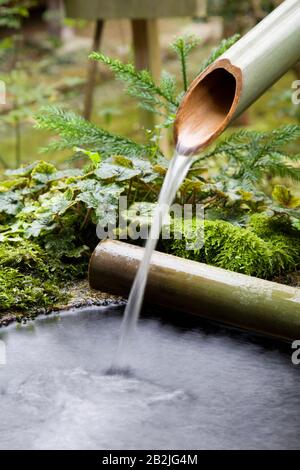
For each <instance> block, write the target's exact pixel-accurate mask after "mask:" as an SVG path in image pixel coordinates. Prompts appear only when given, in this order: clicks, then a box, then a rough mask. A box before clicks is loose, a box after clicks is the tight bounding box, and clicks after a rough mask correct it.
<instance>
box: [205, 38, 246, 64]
mask: <svg viewBox="0 0 300 470" xmlns="http://www.w3.org/2000/svg"><path fill="white" fill-rule="evenodd" d="M240 37H241V36H240V34H234V35H233V36H231V37H230V38H226V39H223V40H222V41H221V42H220V44H219V45H218V46H217V47H215V48H214V49H213V50H212V51H211V53H210V56H209V57H208V58H207V59H206V60H204V62H202V64H201V67H200V70H199V72H198V73H201V72H203V70H205V69H206V68H207V67H208V66H209V65H210V64H212V63H213V62H214V61H215V60H217V59H218V58H219V57H220V56H221V55H222V54H224V52H226V51H227V50H228V49H229V48H230V47H231V46H233V44H235V43H236V42H237V41H238V40H239V39H240Z"/></svg>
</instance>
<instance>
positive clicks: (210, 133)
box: [174, 0, 300, 154]
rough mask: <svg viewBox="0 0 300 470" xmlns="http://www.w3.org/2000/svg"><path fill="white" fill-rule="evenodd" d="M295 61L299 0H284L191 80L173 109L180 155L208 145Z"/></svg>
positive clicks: (299, 34)
mask: <svg viewBox="0 0 300 470" xmlns="http://www.w3.org/2000/svg"><path fill="white" fill-rule="evenodd" d="M299 59H300V1H299V0H285V1H284V2H283V3H282V4H281V5H280V6H279V7H277V8H276V9H275V10H274V11H273V12H272V13H271V14H270V15H268V16H267V17H266V18H265V19H264V20H262V21H261V22H260V23H259V24H258V25H257V26H255V27H254V28H253V29H252V30H251V31H249V32H248V33H247V34H246V35H245V36H244V37H243V38H242V39H240V40H239V41H238V42H237V43H236V44H234V45H233V46H232V47H231V48H230V49H229V50H228V51H226V52H225V53H224V54H223V55H222V56H221V57H220V58H219V59H217V60H216V61H215V62H214V63H213V64H212V65H210V66H209V67H208V68H207V69H206V70H205V71H204V72H203V73H201V74H200V75H199V76H198V77H196V79H195V80H194V81H193V82H192V84H191V86H190V88H189V89H188V91H187V93H186V95H185V97H184V98H183V101H182V103H181V105H180V107H179V109H178V113H177V116H176V120H175V125H174V135H175V142H176V145H177V148H178V150H179V151H180V152H181V153H183V154H192V153H196V152H197V151H199V150H201V149H202V148H204V147H206V146H207V145H208V144H210V143H211V142H212V141H213V140H214V139H215V138H216V137H217V136H218V135H220V134H221V133H222V132H223V131H224V130H225V129H226V127H227V126H228V125H229V124H230V123H231V121H232V120H234V119H235V118H236V117H238V116H239V115H240V114H241V113H242V112H243V111H245V109H247V108H248V106H250V105H251V104H252V103H253V102H254V101H255V100H256V99H257V98H259V97H260V96H261V95H262V93H264V92H265V90H266V89H268V88H269V87H270V86H271V85H272V84H273V83H274V82H276V81H277V80H278V79H279V78H280V77H281V76H282V75H283V74H284V73H285V72H286V71H287V70H288V69H289V68H290V67H292V65H294V64H295V63H296V62H297V61H298V60H299Z"/></svg>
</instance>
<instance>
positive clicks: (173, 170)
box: [112, 149, 193, 372]
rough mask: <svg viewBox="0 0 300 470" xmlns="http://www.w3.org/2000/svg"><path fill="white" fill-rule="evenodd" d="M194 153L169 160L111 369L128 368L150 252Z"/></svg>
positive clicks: (153, 247) (145, 282) (179, 155)
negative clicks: (129, 352)
mask: <svg viewBox="0 0 300 470" xmlns="http://www.w3.org/2000/svg"><path fill="white" fill-rule="evenodd" d="M192 161H193V156H191V155H183V154H181V153H180V152H179V150H178V149H176V151H175V154H174V156H173V158H172V160H171V162H170V165H169V168H168V171H167V174H166V176H165V179H164V182H163V185H162V188H161V191H160V195H159V199H158V204H157V205H156V208H155V211H154V214H153V218H152V223H151V228H150V233H149V236H148V239H147V242H146V245H145V251H144V255H143V259H142V261H141V263H140V266H139V269H138V271H137V274H136V277H135V279H134V282H133V285H132V288H131V291H130V294H129V298H128V302H127V306H126V309H125V313H124V319H123V323H122V326H121V335H120V341H119V345H118V349H117V353H116V356H115V360H114V363H113V365H112V371H113V372H114V371H119V370H123V369H126V367H127V364H126V357H127V355H126V347H127V346H128V345H129V343H130V340H131V338H132V335H133V332H134V330H135V327H136V324H137V321H138V318H139V314H140V311H141V308H142V303H143V298H144V293H145V288H146V284H147V278H148V272H149V268H150V262H151V256H152V253H153V251H154V250H155V248H156V245H157V242H158V239H159V236H160V232H161V229H162V225H163V221H164V219H165V217H166V216H167V214H168V212H169V209H170V206H171V204H172V202H173V200H174V199H175V196H176V193H177V191H178V189H179V187H180V186H181V184H182V182H183V181H184V179H185V177H186V175H187V173H188V171H189V168H190V166H191V164H192Z"/></svg>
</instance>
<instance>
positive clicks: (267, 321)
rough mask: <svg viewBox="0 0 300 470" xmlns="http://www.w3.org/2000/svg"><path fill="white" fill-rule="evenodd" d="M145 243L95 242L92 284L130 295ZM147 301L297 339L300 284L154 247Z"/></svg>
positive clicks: (298, 334) (289, 338) (91, 271)
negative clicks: (291, 284) (283, 282)
mask: <svg viewBox="0 0 300 470" xmlns="http://www.w3.org/2000/svg"><path fill="white" fill-rule="evenodd" d="M143 252H144V250H143V248H140V247H137V246H134V245H130V244H127V243H124V242H120V241H116V240H105V241H102V242H100V243H99V244H98V246H97V247H96V249H95V251H94V253H93V255H92V257H91V261H90V266H89V282H90V286H91V287H92V288H94V289H99V290H102V291H104V292H105V291H106V292H109V293H111V294H116V295H122V296H128V294H129V291H130V288H131V285H132V282H133V280H134V277H135V274H136V271H137V269H138V266H139V263H140V261H141V259H142V256H143ZM145 300H146V301H148V302H150V303H152V304H156V305H161V306H164V307H167V308H170V309H176V310H179V311H182V312H188V313H192V314H196V315H199V316H203V317H206V318H209V319H212V320H217V321H221V322H223V323H227V324H230V325H234V326H238V327H241V328H245V329H249V330H253V331H256V332H260V333H264V334H268V335H272V336H276V337H280V338H283V339H288V340H294V339H299V338H300V289H297V288H293V287H289V286H284V285H281V284H277V283H274V282H270V281H264V280H262V279H257V278H254V277H250V276H245V275H243V274H238V273H234V272H232V271H227V270H224V269H220V268H215V267H213V266H208V265H206V264H202V263H198V262H196V261H190V260H186V259H183V258H178V257H177V256H172V255H167V254H164V253H159V252H157V251H155V252H154V254H153V257H152V262H151V267H150V272H149V278H148V284H147V291H146V295H145Z"/></svg>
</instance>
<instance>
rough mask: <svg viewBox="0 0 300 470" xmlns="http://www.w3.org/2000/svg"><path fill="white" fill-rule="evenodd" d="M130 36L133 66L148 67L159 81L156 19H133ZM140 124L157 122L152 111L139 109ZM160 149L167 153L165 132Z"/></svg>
mask: <svg viewBox="0 0 300 470" xmlns="http://www.w3.org/2000/svg"><path fill="white" fill-rule="evenodd" d="M131 24H132V36H133V46H134V59H135V66H136V68H137V69H138V70H144V69H148V70H149V71H150V72H151V74H152V76H153V78H154V80H155V81H156V82H159V80H160V76H161V51H160V45H159V32H158V20H157V19H148V20H146V19H133V20H132V21H131ZM140 120H141V125H142V126H143V127H144V128H145V129H152V128H153V127H154V126H155V124H157V123H159V118H157V117H156V116H155V115H154V114H153V113H150V112H149V111H146V110H143V109H142V110H141V113H140ZM161 147H162V150H163V151H164V152H165V153H166V154H168V153H169V145H168V136H167V134H166V132H163V134H162V140H161Z"/></svg>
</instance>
